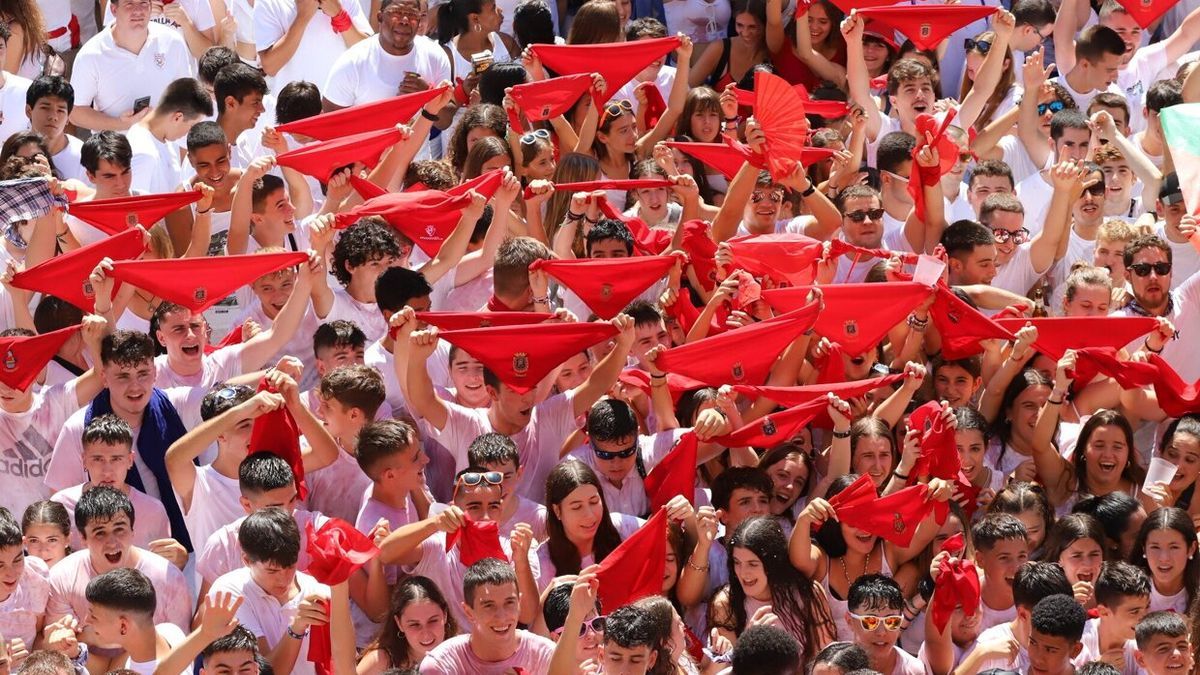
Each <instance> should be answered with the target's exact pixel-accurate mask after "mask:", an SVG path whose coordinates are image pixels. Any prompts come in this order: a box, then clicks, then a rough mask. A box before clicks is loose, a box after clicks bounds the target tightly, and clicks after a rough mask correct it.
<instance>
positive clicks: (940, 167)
mask: <svg viewBox="0 0 1200 675" xmlns="http://www.w3.org/2000/svg"><path fill="white" fill-rule="evenodd" d="M956 112H957V111H956V110H955V109H954V108H951V109H950V110H948V111H946V114H945V116H944V117H943V118H942V120H941V123H940V124H939V123H938V119H937V118H936V117H934V116H933V115H929V114H926V113H921V114H920V115H917V119H916V127H917V144H916V145H915V146H913V149H912V172H913V178H915V180H912V179H910V180H909V181H908V194H909V196H910V197H912V199H913V208H914V209H915V210H916V213H917V219H918V220H920V221H921V222H926V220H925V190H924V187H931V186H934V185H937V184H938V182H939V181H941V180H942V176H945V175H946V174H947V173H950V170H951V169H953V168H954V163H955V162H956V161H957V160H958V153H959V148H958V145H956V144H955V143H954V139H952V138H950V137H949V136H947V135H946V129H947V128H948V127H949V126H950V121H951V120H953V119H954V115H955V113H956ZM926 134H929V135H931V136H932V137H933V142H932V143H931V142H930V141H929V140H928V138H927V137H926ZM927 146H933V148H934V149H935V150H937V153H938V164H937V166H931V167H924V166H921V164H920V163H919V162H918V161H917V155H919V154H920V153H921V150H923V149H924V148H925V147H927Z"/></svg>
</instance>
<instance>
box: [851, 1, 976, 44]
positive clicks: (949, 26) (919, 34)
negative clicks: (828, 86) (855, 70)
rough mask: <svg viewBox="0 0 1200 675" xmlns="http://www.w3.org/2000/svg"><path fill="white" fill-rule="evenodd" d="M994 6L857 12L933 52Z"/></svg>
mask: <svg viewBox="0 0 1200 675" xmlns="http://www.w3.org/2000/svg"><path fill="white" fill-rule="evenodd" d="M996 10H997V8H996V7H978V6H971V5H922V6H919V7H918V6H916V5H897V6H895V7H868V8H866V9H860V10H858V15H859V16H861V17H862V18H863V20H864V21H866V20H869V19H874V20H876V21H878V22H880V23H882V24H884V25H886V26H890V27H892V28H894V29H895V30H897V31H899V32H901V33H903V34H904V35H905V36H907V37H908V39H910V40H912V42H913V44H914V45H916V46H917V49H920V50H922V51H928V50H931V49H936V48H937V46H938V45H939V44H940V43H941V42H942V40H944V39H946V38H947V37H949V36H950V35H951V34H952V33H954V31H956V30H958V29H959V28H963V27H965V26H967V25H969V24H972V23H974V22H976V21H978V20H980V19H984V18H987V17H989V16H991V15H992V14H995V13H996Z"/></svg>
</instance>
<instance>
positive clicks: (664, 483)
mask: <svg viewBox="0 0 1200 675" xmlns="http://www.w3.org/2000/svg"><path fill="white" fill-rule="evenodd" d="M696 447H697V439H696V434H695V433H694V432H691V431H689V432H687V433H685V434H684V435H682V436H680V437H679V441H678V442H677V443H676V444H675V447H674V448H671V451H670V452H668V453H667V454H666V456H664V457H663V458H662V461H660V462H659V463H658V464H657V465H656V466H655V467H654V468H653V469H651V470H650V473H648V474H646V478H645V480H644V481H643V483H644V485H645V488H646V496H647V497H649V498H650V512H651V513H655V512H657V511H659V510H660V509H662V507H664V506H666V504H667V502H669V501H671V500H672V499H674V498H675V497H677V496H680V495H682V496H683V497H684V498H686V499H687V500H688V501H689V502H692V503H694V502H695V501H696Z"/></svg>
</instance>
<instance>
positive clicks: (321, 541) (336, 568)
mask: <svg viewBox="0 0 1200 675" xmlns="http://www.w3.org/2000/svg"><path fill="white" fill-rule="evenodd" d="M304 536H305V541H306V545H305V549H306V550H307V551H308V554H309V556H310V558H309V563H308V569H306V570H304V571H305V572H306V573H308V574H310V575H312V576H313V578H315V579H316V580H317V581H319V582H321V583H323V584H326V585H328V586H335V585H337V584H340V583H342V582H344V581H346V580H347V579H349V578H350V575H351V574H353V573H354V572H355V570H357V569H358V568H360V567H362V566H363V565H365V564H367V562H369V561H370V560H371V559H372V558H374V557H375V556H377V555H379V549H377V548H375V544H374V543H372V541H371V540H370V539H368V538H367V536H366V535H364V534H363V533H361V532H359V531H358V530H356V529H354V526H353V525H351V524H350V523H347V522H346V521H344V520H339V519H337V518H330V519H329V520H328V521H327V522H326V523H325V524H324V525H322V526H321V529H320V530H314V529H313V524H312V522H311V521H310V522H309V523H308V525H307V526H305V529H304ZM324 607H325V611H326V612H328V611H329V602H328V601H325V602H324ZM330 638H331V636H330V632H329V626H328V625H327V624H326V625H320V626H313V627H312V631H311V633H310V635H309V640H308V654H307V655H306V656H305V658H306V659H307V660H308V661H309V662H310V663H312V664H313V665H314V666H315V667H316V670H317V672H318V673H322V674H323V675H324V674H328V673H332V672H333V668H332V664H331V661H332V660H333V645H332V643H331V640H330Z"/></svg>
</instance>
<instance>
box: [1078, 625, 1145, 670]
mask: <svg viewBox="0 0 1200 675" xmlns="http://www.w3.org/2000/svg"><path fill="white" fill-rule="evenodd" d="M1079 642H1080V643H1081V644H1082V645H1083V649H1082V650H1080V652H1079V655H1078V656H1076V657H1075V658H1073V659H1071V664H1072V665H1073V666H1075V667H1076V668H1082V667H1083V666H1084V664H1087V663H1091V662H1092V661H1099V660H1101V658H1102V657H1103V656H1104V654H1102V653H1101V651H1100V619H1088V621H1087V623H1085V624H1083V638H1082V639H1081V640H1080V641H1079ZM1124 651H1125V663H1124V665H1123V666H1122V667H1121V668H1119V670H1120V671H1121V675H1138V673H1140V672H1141V669H1140V668H1139V667H1138V664H1137V661H1136V660H1134V658H1133V655H1134V653H1135V652H1136V651H1137V642H1136V641H1134V640H1132V639H1130V640H1126V641H1125V649H1124Z"/></svg>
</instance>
